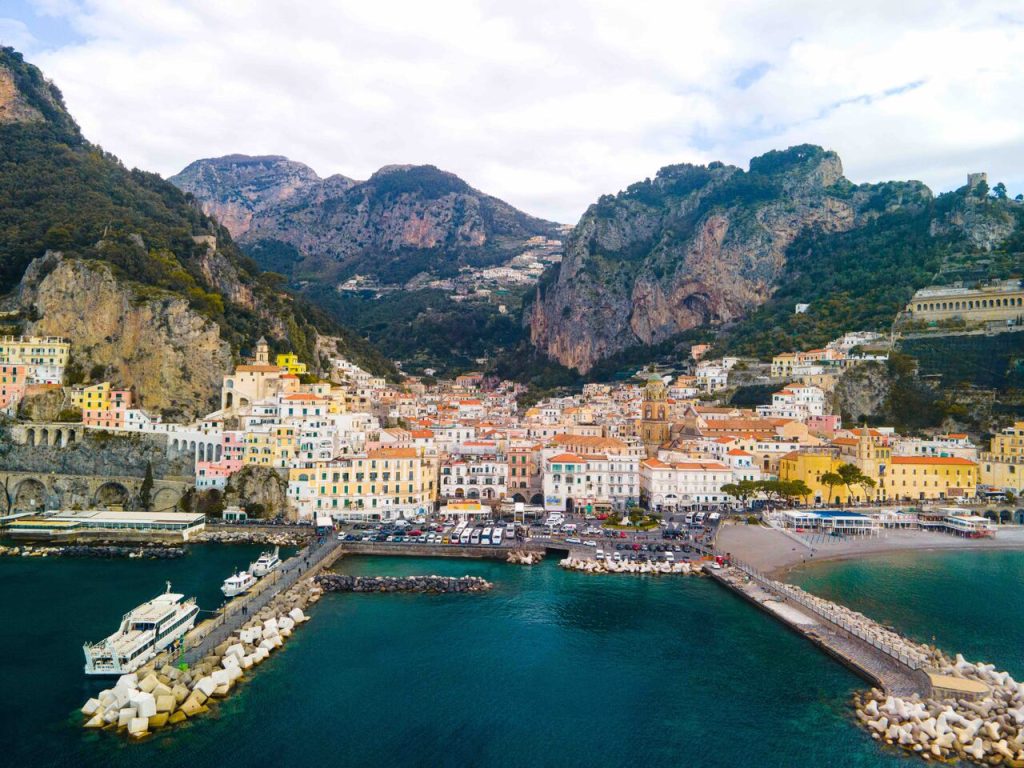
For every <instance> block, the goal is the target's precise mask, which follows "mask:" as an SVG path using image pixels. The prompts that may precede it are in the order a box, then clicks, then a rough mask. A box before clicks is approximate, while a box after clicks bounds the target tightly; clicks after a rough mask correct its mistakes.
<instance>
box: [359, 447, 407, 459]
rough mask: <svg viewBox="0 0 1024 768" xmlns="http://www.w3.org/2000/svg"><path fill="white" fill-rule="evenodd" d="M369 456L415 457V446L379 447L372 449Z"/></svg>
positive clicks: (373, 457)
mask: <svg viewBox="0 0 1024 768" xmlns="http://www.w3.org/2000/svg"><path fill="white" fill-rule="evenodd" d="M367 456H368V457H369V458H371V459H415V458H416V449H415V448H378V449H377V450H375V451H370V452H369V453H367Z"/></svg>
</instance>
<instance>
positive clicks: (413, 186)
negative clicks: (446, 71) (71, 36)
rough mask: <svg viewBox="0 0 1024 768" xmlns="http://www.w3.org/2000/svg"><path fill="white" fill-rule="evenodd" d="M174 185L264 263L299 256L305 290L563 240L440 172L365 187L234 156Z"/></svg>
mask: <svg viewBox="0 0 1024 768" xmlns="http://www.w3.org/2000/svg"><path fill="white" fill-rule="evenodd" d="M169 181H171V182H172V183H174V184H176V185H177V186H179V187H180V188H181V189H183V190H184V191H185V192H187V193H189V194H191V195H193V196H194V197H195V199H197V200H198V201H199V202H200V204H201V205H202V206H203V208H204V210H205V211H207V212H208V213H213V214H214V215H218V213H219V217H220V218H221V220H222V221H224V222H226V223H227V222H230V223H231V227H234V230H233V231H234V232H235V234H236V235H237V236H238V239H239V242H240V243H241V244H242V245H243V247H245V248H247V249H248V250H249V251H250V253H254V254H256V255H257V257H258V255H259V254H260V253H261V250H265V249H267V248H268V247H269V248H271V249H273V250H275V252H280V251H282V250H286V249H290V250H291V251H292V254H291V259H290V262H289V261H286V262H285V263H284V266H285V267H286V268H287V269H288V272H287V273H286V274H287V276H288V277H289V278H291V279H294V280H296V281H301V280H303V279H309V278H311V277H313V276H315V277H316V279H318V280H320V281H323V280H329V281H335V282H340V281H343V280H344V279H347V278H349V277H352V276H353V275H356V274H360V275H370V276H373V277H375V278H378V279H381V280H382V281H385V282H404V281H406V280H408V279H410V278H411V277H413V276H415V275H416V274H419V273H429V274H435V275H438V274H440V275H444V274H451V273H454V272H456V271H457V270H458V268H459V267H462V266H466V265H472V266H481V265H487V264H492V263H499V262H500V261H501V260H503V259H506V258H508V257H509V255H510V254H512V253H514V251H515V249H516V248H517V247H519V245H520V244H521V243H522V242H523V241H525V240H526V239H528V238H529V237H532V236H535V235H545V236H548V235H553V234H555V233H556V232H557V231H558V225H557V224H555V223H554V222H548V221H544V220H543V219H538V218H535V217H533V216H529V215H528V214H525V213H523V212H521V211H519V210H517V209H515V208H514V207H512V206H511V205H509V204H508V203H505V202H504V201H502V200H499V199H498V198H495V197H493V196H491V195H487V194H485V193H483V192H480V191H478V190H476V189H474V188H473V187H471V186H470V185H469V184H468V183H466V182H465V181H463V180H462V179H460V178H459V177H458V176H456V175H455V174H452V173H449V172H447V171H443V170H441V169H439V168H437V167H435V166H432V165H408V164H394V165H386V166H383V167H382V168H380V169H378V170H377V171H375V172H374V173H373V174H371V176H370V177H369V178H368V179H366V180H362V181H359V180H354V179H350V178H348V177H346V176H342V175H340V174H336V175H334V176H329V177H326V178H320V177H319V176H317V175H316V172H315V171H313V170H312V169H311V168H310V167H309V166H307V165H305V164H303V163H299V162H297V161H293V160H289V159H288V158H286V157H284V156H281V155H262V156H247V155H237V154H235V155H226V156H224V157H220V158H207V159H205V160H197V161H194V162H193V163H190V164H189V165H188V166H186V167H185V169H183V170H182V171H181V172H180V173H178V174H175V175H174V176H171V177H170V178H169ZM231 227H229V228H231ZM276 266H281V264H280V263H277V264H276Z"/></svg>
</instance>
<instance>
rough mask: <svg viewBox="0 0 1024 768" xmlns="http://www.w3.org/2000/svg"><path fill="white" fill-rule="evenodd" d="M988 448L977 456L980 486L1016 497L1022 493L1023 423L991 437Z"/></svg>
mask: <svg viewBox="0 0 1024 768" xmlns="http://www.w3.org/2000/svg"><path fill="white" fill-rule="evenodd" d="M990 448H991V450H990V451H988V452H983V453H982V454H981V455H980V456H979V471H980V475H981V477H980V482H981V484H982V485H986V486H988V487H990V488H993V489H996V490H1001V491H1012V492H1013V493H1015V494H1017V495H1020V494H1022V493H1024V421H1018V422H1016V423H1015V424H1014V425H1013V426H1012V427H1007V428H1006V429H1004V430H1003V431H1002V432H1001V433H1000V434H998V435H996V436H995V437H993V438H992V444H991V446H990Z"/></svg>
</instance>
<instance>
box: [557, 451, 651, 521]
mask: <svg viewBox="0 0 1024 768" xmlns="http://www.w3.org/2000/svg"><path fill="white" fill-rule="evenodd" d="M545 454H546V455H545V458H544V461H543V467H544V479H543V481H542V487H543V493H544V508H545V509H546V510H548V511H571V510H581V509H587V508H588V507H589V509H590V511H598V510H601V509H605V510H611V509H616V510H624V509H625V508H626V507H627V506H628V505H629V504H631V503H636V502H637V501H639V499H640V472H639V469H640V466H639V465H640V459H639V457H638V456H630V455H605V454H598V455H586V456H581V455H577V454H575V453H555V452H554V451H552V450H551V449H548V450H547V451H545Z"/></svg>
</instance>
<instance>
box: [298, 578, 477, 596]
mask: <svg viewBox="0 0 1024 768" xmlns="http://www.w3.org/2000/svg"><path fill="white" fill-rule="evenodd" d="M315 581H316V584H317V585H318V586H319V587H320V588H322V589H323V590H324V591H325V592H429V593H432V594H439V593H447V592H485V591H487V590H488V589H491V587H492V586H493V585H492V584H491V583H490V582H489V581H487V580H485V579H481V578H478V577H477V576H460V577H454V576H348V575H345V574H340V573H322V574H320V575H319V576H317V577H316V579H315Z"/></svg>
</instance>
